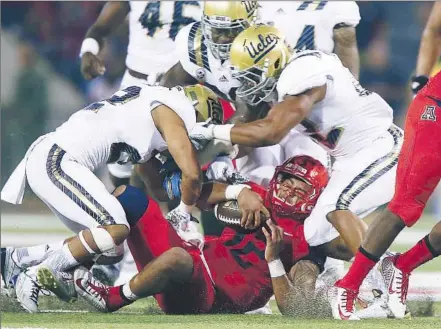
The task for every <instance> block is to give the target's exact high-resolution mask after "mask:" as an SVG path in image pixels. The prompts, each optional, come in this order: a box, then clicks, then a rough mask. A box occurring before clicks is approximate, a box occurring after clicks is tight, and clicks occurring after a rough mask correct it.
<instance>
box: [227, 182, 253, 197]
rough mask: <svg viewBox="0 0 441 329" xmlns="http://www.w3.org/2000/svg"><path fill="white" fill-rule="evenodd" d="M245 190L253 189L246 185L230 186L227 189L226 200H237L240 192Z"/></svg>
mask: <svg viewBox="0 0 441 329" xmlns="http://www.w3.org/2000/svg"><path fill="white" fill-rule="evenodd" d="M244 188H249V189H250V188H251V187H250V186H249V185H246V184H238V185H228V186H227V188H226V189H225V198H226V199H227V200H237V198H238V196H239V194H240V192H242V190H243V189H244Z"/></svg>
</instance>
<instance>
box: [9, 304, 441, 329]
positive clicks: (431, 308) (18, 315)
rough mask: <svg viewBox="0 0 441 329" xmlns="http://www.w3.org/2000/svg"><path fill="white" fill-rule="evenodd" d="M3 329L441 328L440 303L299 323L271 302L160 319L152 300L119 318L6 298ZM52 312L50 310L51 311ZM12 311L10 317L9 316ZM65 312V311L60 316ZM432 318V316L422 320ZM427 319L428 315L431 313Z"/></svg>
mask: <svg viewBox="0 0 441 329" xmlns="http://www.w3.org/2000/svg"><path fill="white" fill-rule="evenodd" d="M1 306H2V317H1V323H2V326H1V327H2V328H4V329H6V328H29V329H31V328H33V329H37V328H60V329H61V328H65V329H80V328H81V329H82V328H87V329H107V328H109V329H111V328H115V329H126V328H127V329H130V328H139V329H144V328H152V329H153V328H158V329H168V328H182V329H184V328H188V329H217V328H225V329H242V328H250V329H254V328H255V329H264V328H265V329H266V328H270V329H277V328H296V329H301V328H313V329H320V328H323V329H325V328H326V329H334V328H357V329H371V328H375V329H383V328H384V329H401V328H403V329H406V328H415V329H429V328H430V329H432V328H433V329H439V328H441V317H440V316H441V304H440V303H437V304H435V305H432V304H425V305H424V304H421V303H420V305H416V304H414V305H411V306H412V307H411V309H413V310H415V312H416V313H418V314H419V316H414V317H413V318H412V319H406V320H394V319H384V320H363V321H360V322H357V323H354V322H352V323H348V322H341V321H334V320H331V319H294V318H289V317H283V316H281V315H280V314H279V313H278V312H277V308H276V305H275V303H274V302H272V309H273V311H274V314H273V315H229V314H224V315H184V316H171V315H163V314H160V311H159V309H158V308H157V306H156V305H155V304H154V302H153V300H152V299H150V300H144V301H141V302H137V303H135V304H133V305H131V306H130V307H128V308H125V309H124V310H122V311H119V312H117V313H114V314H103V313H95V312H89V310H88V309H87V307H86V306H85V305H84V304H83V303H81V302H78V303H75V304H65V303H61V302H59V301H56V300H55V299H54V298H50V297H47V298H44V299H43V300H42V305H41V306H42V309H45V311H44V313H40V314H27V313H23V312H22V311H21V309H20V308H19V307H18V305H17V304H16V303H15V302H14V301H11V300H8V299H6V298H4V297H3V298H2V303H1ZM48 309H51V311H49V310H48ZM5 310H7V312H4V311H5ZM61 310H63V311H61ZM423 313H431V316H429V317H427V316H423V315H424V314H423ZM426 315H428V314H426Z"/></svg>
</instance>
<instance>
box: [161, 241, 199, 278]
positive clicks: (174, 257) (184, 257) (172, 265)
mask: <svg viewBox="0 0 441 329" xmlns="http://www.w3.org/2000/svg"><path fill="white" fill-rule="evenodd" d="M164 256H165V257H166V261H167V268H168V269H169V270H171V271H172V272H174V273H175V272H178V271H184V270H185V271H186V270H188V269H189V268H191V269H192V268H193V259H192V258H191V256H190V254H189V253H188V252H187V251H186V250H185V249H183V248H180V247H173V248H171V249H169V250H167V251H166V252H165V253H164Z"/></svg>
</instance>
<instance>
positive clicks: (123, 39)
mask: <svg viewBox="0 0 441 329" xmlns="http://www.w3.org/2000/svg"><path fill="white" fill-rule="evenodd" d="M103 5H104V2H95V1H90V2H81V1H80V2H71V1H57V2H31V1H29V2H25V1H20V2H7V1H6V2H5V1H2V3H1V29H2V36H1V38H2V39H1V46H2V56H1V61H2V63H1V67H2V72H1V85H2V90H1V148H2V160H1V166H2V175H1V176H2V177H1V178H2V185H3V184H4V182H5V180H6V178H7V177H8V176H9V175H10V173H11V172H12V170H13V168H14V167H15V166H16V164H17V163H18V162H19V160H20V159H21V157H22V156H23V154H24V153H25V151H26V149H27V148H28V146H29V145H30V144H31V143H32V141H33V140H34V139H36V138H37V137H38V136H39V135H41V134H43V133H45V132H47V131H50V130H51V129H53V128H54V127H56V126H57V125H59V124H60V123H61V122H62V121H64V120H65V119H66V118H67V117H68V116H69V115H70V114H71V113H73V112H74V111H76V110H78V109H79V108H81V107H82V106H84V105H86V104H88V103H90V102H92V101H96V100H100V99H102V98H105V97H106V96H108V95H109V94H111V93H113V92H114V91H115V90H117V88H118V86H119V82H120V79H121V77H122V75H123V73H124V70H125V63H124V61H125V55H126V48H127V42H128V27H127V25H124V26H122V27H121V28H120V29H119V30H118V31H117V33H115V34H114V35H113V37H112V38H111V39H110V40H109V42H108V43H107V45H106V48H105V50H104V53H103V57H104V61H105V63H106V67H107V71H106V73H105V74H104V76H103V77H101V78H99V79H96V80H93V81H86V80H84V78H83V77H82V75H81V73H80V60H79V57H78V53H79V50H80V46H81V42H82V40H83V38H84V35H85V33H86V31H87V29H88V28H89V27H90V25H91V24H92V23H93V22H94V20H95V19H96V17H97V16H98V14H99V12H100V11H101V8H102V6H103ZM358 5H359V8H360V15H361V21H360V24H359V25H358V26H357V39H358V46H359V49H360V56H361V73H360V82H361V84H362V85H363V86H364V87H365V88H367V89H370V90H372V91H375V92H377V93H379V94H380V95H381V96H382V97H383V98H384V99H386V101H387V102H388V103H389V104H390V105H391V106H392V108H393V109H394V111H395V117H396V122H397V124H399V125H402V120H403V115H404V114H405V111H406V107H407V105H408V103H409V100H410V93H409V78H410V76H411V75H412V71H413V70H414V68H415V63H416V57H417V53H418V48H419V41H420V38H421V33H422V30H423V28H424V26H425V23H426V21H427V18H428V15H429V13H430V9H431V7H432V2H420V1H414V2H389V1H386V2H367V1H366V2H358Z"/></svg>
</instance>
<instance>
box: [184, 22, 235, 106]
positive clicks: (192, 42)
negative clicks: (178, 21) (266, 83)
mask: <svg viewBox="0 0 441 329" xmlns="http://www.w3.org/2000/svg"><path fill="white" fill-rule="evenodd" d="M204 39H205V38H204V35H203V33H202V29H201V23H200V22H196V23H193V24H190V25H188V26H186V27H185V28H183V29H182V30H181V31H179V33H178V35H177V37H176V49H177V54H178V59H179V61H180V62H181V64H182V67H183V68H184V70H185V71H187V73H188V74H190V75H191V76H192V77H194V78H195V79H196V80H198V81H199V82H200V83H203V84H204V85H206V86H207V87H210V88H211V89H212V90H213V91H215V92H216V93H218V94H219V96H221V97H223V98H226V99H229V100H234V99H235V96H234V95H235V93H234V91H235V90H236V89H237V88H238V87H239V86H240V83H239V81H237V80H236V79H233V77H232V76H231V68H230V66H231V64H230V61H223V62H222V61H221V60H220V59H216V58H215V57H214V56H213V54H212V53H211V50H210V48H209V47H207V45H206V44H205V42H204Z"/></svg>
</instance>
